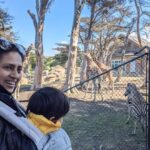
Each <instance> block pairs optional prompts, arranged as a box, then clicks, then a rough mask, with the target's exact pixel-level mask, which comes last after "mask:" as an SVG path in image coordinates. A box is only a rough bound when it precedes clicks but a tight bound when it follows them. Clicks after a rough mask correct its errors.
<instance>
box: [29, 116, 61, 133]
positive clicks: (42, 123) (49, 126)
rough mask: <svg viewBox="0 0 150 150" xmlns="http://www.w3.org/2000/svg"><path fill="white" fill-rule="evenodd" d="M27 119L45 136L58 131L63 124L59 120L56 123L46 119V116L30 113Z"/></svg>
mask: <svg viewBox="0 0 150 150" xmlns="http://www.w3.org/2000/svg"><path fill="white" fill-rule="evenodd" d="M27 117H28V119H29V120H30V121H31V122H32V123H33V124H34V125H35V126H36V127H37V128H39V129H40V130H41V132H43V133H44V134H48V133H50V132H54V131H57V130H58V129H59V128H61V122H60V121H59V120H58V121H57V122H56V123H54V122H52V121H51V120H48V119H47V118H45V117H44V116H42V115H37V114H34V113H29V114H28V116H27Z"/></svg>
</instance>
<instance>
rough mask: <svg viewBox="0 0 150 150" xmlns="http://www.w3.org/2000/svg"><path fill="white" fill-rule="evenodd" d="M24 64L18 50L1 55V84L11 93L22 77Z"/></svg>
mask: <svg viewBox="0 0 150 150" xmlns="http://www.w3.org/2000/svg"><path fill="white" fill-rule="evenodd" d="M22 64H23V62H22V58H21V56H20V54H19V53H18V52H9V53H6V54H3V55H2V56H1V57H0V85H1V86H2V87H3V88H5V90H7V91H8V92H9V93H12V92H13V91H14V89H15V88H16V86H17V84H18V82H19V81H20V79H21V76H22Z"/></svg>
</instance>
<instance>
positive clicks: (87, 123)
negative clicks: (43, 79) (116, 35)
mask: <svg viewBox="0 0 150 150" xmlns="http://www.w3.org/2000/svg"><path fill="white" fill-rule="evenodd" d="M121 63H122V64H120V65H119V66H115V67H114V69H110V70H109V71H107V72H105V73H102V74H101V75H97V76H94V77H92V78H91V79H89V80H87V81H85V82H83V83H82V84H80V83H79V84H77V85H76V86H74V87H72V88H70V89H68V90H67V91H66V93H69V94H68V96H69V97H70V101H71V109H70V112H69V114H68V115H67V117H65V121H64V128H65V129H66V130H67V131H68V133H69V135H70V138H71V141H72V144H73V149H76V150H83V149H84V150H100V149H101V150H146V149H147V143H148V141H147V140H148V135H147V125H148V122H147V113H148V112H147V110H148V108H147V103H148V94H149V93H148V84H147V82H148V80H147V77H148V67H147V66H148V55H147V54H140V56H135V57H132V59H131V60H129V59H128V60H126V61H125V60H124V62H121ZM109 73H111V74H112V75H113V78H111V80H112V81H111V82H110V78H109V76H108V74H109ZM110 83H113V85H110ZM75 88H76V89H77V90H76V92H69V91H71V90H73V89H75Z"/></svg>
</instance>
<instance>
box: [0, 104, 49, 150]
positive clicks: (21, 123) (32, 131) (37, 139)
mask: <svg viewBox="0 0 150 150" xmlns="http://www.w3.org/2000/svg"><path fill="white" fill-rule="evenodd" d="M15 113H16V111H15V110H13V109H12V108H11V107H9V106H7V105H6V104H5V103H3V102H1V101H0V116H1V117H2V118H4V119H5V120H6V121H8V122H9V123H11V124H12V125H13V126H15V127H16V128H17V129H19V130H20V131H21V132H22V133H23V134H25V135H26V136H27V137H29V138H30V139H31V140H32V141H33V142H34V143H35V145H36V146H37V148H38V150H48V148H49V142H48V141H49V140H50V136H48V135H45V134H43V133H42V132H41V131H40V130H39V129H37V128H36V127H35V126H34V125H32V123H30V122H29V121H28V120H27V119H26V118H24V117H19V116H16V115H15Z"/></svg>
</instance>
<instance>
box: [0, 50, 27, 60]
mask: <svg viewBox="0 0 150 150" xmlns="http://www.w3.org/2000/svg"><path fill="white" fill-rule="evenodd" d="M10 52H18V54H19V55H20V56H21V59H22V62H24V60H25V56H24V55H23V54H22V53H20V52H19V51H18V50H17V49H11V50H7V51H0V58H2V57H3V55H7V54H8V53H10Z"/></svg>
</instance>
